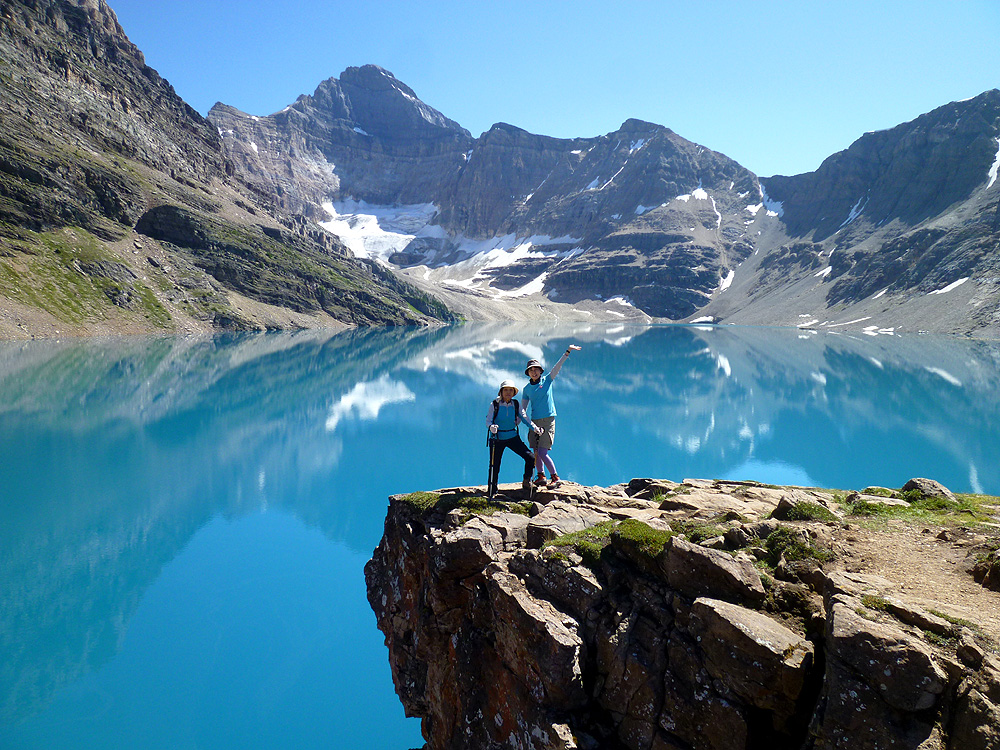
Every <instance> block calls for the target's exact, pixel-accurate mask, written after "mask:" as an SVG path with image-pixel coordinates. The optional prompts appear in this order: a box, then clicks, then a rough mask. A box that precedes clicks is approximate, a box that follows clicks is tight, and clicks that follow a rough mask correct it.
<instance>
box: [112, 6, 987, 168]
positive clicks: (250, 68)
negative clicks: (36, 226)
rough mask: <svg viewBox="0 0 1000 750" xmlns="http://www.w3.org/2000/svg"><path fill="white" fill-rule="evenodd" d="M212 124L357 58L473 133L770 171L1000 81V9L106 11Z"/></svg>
mask: <svg viewBox="0 0 1000 750" xmlns="http://www.w3.org/2000/svg"><path fill="white" fill-rule="evenodd" d="M109 4H110V5H111V7H112V8H113V9H114V10H115V12H116V13H117V14H118V19H119V21H120V22H121V24H122V26H123V27H124V28H125V32H126V33H127V34H128V35H129V37H130V38H131V39H132V41H133V42H135V43H136V44H137V45H138V46H139V48H140V49H141V50H142V51H143V52H144V53H145V55H146V62H147V63H148V64H149V65H151V66H152V67H153V68H155V69H156V70H157V71H159V73H160V74H161V75H162V76H163V77H164V78H166V79H167V80H168V81H170V82H171V83H172V84H173V85H174V88H175V89H176V90H177V92H178V94H180V95H181V96H182V97H183V98H184V99H185V100H186V101H187V102H188V103H189V104H190V105H191V106H193V107H194V108H195V109H197V110H198V111H199V112H201V113H202V114H205V113H207V112H208V110H209V108H211V106H212V105H213V104H214V103H215V102H216V101H222V102H225V103H226V104H231V105H233V106H234V107H238V108H239V109H242V110H244V111H245V112H248V113H250V114H255V115H266V114H270V113H273V112H276V111H278V110H280V109H282V108H283V107H284V106H286V105H287V104H290V103H292V102H293V101H294V100H295V98H296V97H297V96H298V95H299V94H311V93H312V92H313V91H314V90H315V88H316V85H317V84H318V83H319V82H320V81H322V80H324V79H326V78H330V77H331V76H339V75H340V73H341V72H342V71H343V70H344V68H347V67H349V66H352V65H364V64H366V63H375V64H377V65H381V66H382V67H384V68H386V69H388V70H390V71H392V73H393V74H394V75H395V76H396V77H397V78H398V79H400V80H401V81H403V82H404V83H406V84H407V85H409V86H410V87H411V88H412V89H413V90H414V91H415V92H416V94H417V96H419V97H420V98H421V99H422V100H424V101H425V102H426V103H427V104H429V105H431V106H432V107H435V108H436V109H438V110H440V111H441V112H442V113H444V114H445V115H446V116H447V117H450V118H452V119H453V120H456V121H457V122H459V123H460V124H461V125H462V126H464V127H465V128H467V129H468V130H469V131H470V132H471V133H472V134H473V135H474V136H478V135H479V134H480V133H482V132H483V131H485V130H488V129H489V127H490V126H491V125H492V124H493V123H495V122H508V123H511V124H513V125H517V126H519V127H522V128H524V129H526V130H529V131H531V132H533V133H542V134H545V135H552V136H558V137H574V136H595V135H602V134H604V133H607V132H610V131H612V130H615V129H616V128H617V127H618V126H619V125H621V123H622V122H624V121H625V120H626V119H628V118H629V117H637V118H640V119H643V120H649V121H652V122H656V123H659V124H661V125H666V126H667V127H669V128H671V129H673V130H674V131H676V132H677V133H679V134H680V135H682V136H684V137H685V138H688V139H689V140H692V141H695V142H697V143H699V144H701V145H703V146H707V147H708V148H711V149H714V150H716V151H721V152H722V153H724V154H726V155H728V156H730V157H732V158H733V159H736V160H737V161H739V162H740V163H741V164H743V165H744V166H746V167H747V168H749V169H750V170H752V171H754V172H756V173H757V174H759V175H761V176H770V175H773V174H797V173H799V172H806V171H811V170H813V169H815V168H816V167H818V166H819V164H820V162H822V160H823V159H824V158H826V157H827V156H829V155H830V154H832V153H834V152H836V151H840V150H842V149H845V148H847V147H848V146H849V145H850V144H851V143H852V142H853V141H854V140H856V139H857V138H859V137H860V136H861V135H862V134H863V133H864V132H865V131H868V130H879V129H883V128H889V127H892V126H894V125H898V124H899V123H901V122H905V121H907V120H911V119H913V118H914V117H916V116H917V115H920V114H922V113H924V112H928V111H930V110H932V109H934V108H935V107H938V106H941V105H943V104H946V103H948V102H950V101H955V100H958V99H966V98H968V97H972V96H975V95H977V94H980V93H982V92H983V91H986V90H987V89H992V88H1000V43H998V40H1000V2H998V0H957V1H956V0H942V1H937V0H927V1H922V0H908V2H897V1H896V0H878V1H873V0H843V1H842V2H838V1H837V0H794V1H792V2H786V1H785V0H774V1H773V2H767V3H762V2H752V1H750V0H745V1H743V2H737V1H736V0H725V1H724V0H702V1H701V2H694V1H693V0H690V1H688V2H674V1H673V0H649V1H642V0H619V1H618V2H614V3H612V2H606V1H605V2H594V1H591V0H586V1H582V2H561V1H549V2H546V1H545V0H541V1H539V0H533V1H532V2H521V1H520V0H506V2H489V3H487V2H476V0H463V1H462V2H455V1H452V0H427V1H426V2H414V0H405V1H396V0H393V1H392V2H382V1H380V0H368V1H367V2H363V1H361V0H352V1H351V2H346V1H342V0H327V1H326V2H321V1H319V0H282V1H281V2H276V3H264V2H253V1H251V0H211V1H210V2H206V0H156V2H151V0H109Z"/></svg>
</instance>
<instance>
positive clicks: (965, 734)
mask: <svg viewBox="0 0 1000 750" xmlns="http://www.w3.org/2000/svg"><path fill="white" fill-rule="evenodd" d="M948 750H1000V706H997V704H995V703H993V702H992V701H991V700H990V699H989V698H987V697H986V696H985V695H983V694H982V693H981V692H979V690H977V689H975V688H972V689H970V690H969V691H968V692H967V693H966V694H965V695H964V696H963V697H962V698H961V699H960V700H959V702H958V709H957V711H956V716H955V723H954V725H953V727H952V730H951V738H950V742H949V743H948Z"/></svg>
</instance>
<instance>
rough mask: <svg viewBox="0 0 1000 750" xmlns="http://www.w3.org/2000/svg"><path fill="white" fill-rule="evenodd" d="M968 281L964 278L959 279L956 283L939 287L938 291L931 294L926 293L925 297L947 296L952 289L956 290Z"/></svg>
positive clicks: (967, 278)
mask: <svg viewBox="0 0 1000 750" xmlns="http://www.w3.org/2000/svg"><path fill="white" fill-rule="evenodd" d="M968 280H969V277H968V276H966V277H965V278H964V279H959V280H958V281H953V282H951V283H950V284H948V286H945V287H941V288H940V289H935V290H934V291H933V292H928V293H927V295H928V296H930V295H932V294H947V293H948V292H950V291H951V290H952V289H956V288H958V287H960V286H962V284H964V283H965V282H966V281H968Z"/></svg>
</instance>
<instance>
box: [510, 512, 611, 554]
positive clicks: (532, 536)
mask: <svg viewBox="0 0 1000 750" xmlns="http://www.w3.org/2000/svg"><path fill="white" fill-rule="evenodd" d="M609 520H611V516H609V515H608V514H607V513H604V512H602V511H599V510H595V509H593V508H588V507H585V506H579V505H570V504H569V503H564V502H560V501H554V502H551V503H549V504H548V505H546V506H545V509H544V510H543V511H542V512H541V513H539V514H538V515H537V516H535V517H534V518H532V519H531V520H530V521H529V522H528V529H527V545H528V547H529V548H531V549H540V548H541V546H542V545H543V544H545V542H548V541H551V540H552V539H555V538H556V537H559V536H562V535H563V534H569V533H572V532H574V531H583V530H584V529H589V528H590V527H592V526H596V525H597V524H599V523H602V522H604V521H609Z"/></svg>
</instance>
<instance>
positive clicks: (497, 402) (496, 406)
mask: <svg viewBox="0 0 1000 750" xmlns="http://www.w3.org/2000/svg"><path fill="white" fill-rule="evenodd" d="M499 413H500V397H499V396H497V397H496V398H495V399H493V424H496V423H497V414H499Z"/></svg>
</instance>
